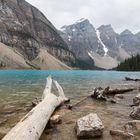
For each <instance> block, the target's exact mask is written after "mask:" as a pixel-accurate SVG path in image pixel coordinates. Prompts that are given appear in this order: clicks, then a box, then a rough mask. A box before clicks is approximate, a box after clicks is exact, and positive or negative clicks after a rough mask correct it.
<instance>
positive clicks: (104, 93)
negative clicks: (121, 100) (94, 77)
mask: <svg viewBox="0 0 140 140" xmlns="http://www.w3.org/2000/svg"><path fill="white" fill-rule="evenodd" d="M133 90H135V88H127V89H113V90H111V89H110V87H107V88H105V89H102V88H101V87H99V88H96V89H95V90H94V91H93V93H92V94H91V97H92V98H95V99H99V100H104V101H107V100H108V97H109V96H115V95H116V94H124V93H127V92H130V91H133Z"/></svg>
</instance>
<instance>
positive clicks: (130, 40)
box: [60, 19, 140, 69]
mask: <svg viewBox="0 0 140 140" xmlns="http://www.w3.org/2000/svg"><path fill="white" fill-rule="evenodd" d="M60 34H61V36H62V38H63V39H64V40H65V41H66V42H67V44H68V46H69V49H71V51H72V52H73V53H75V55H76V57H77V58H78V59H79V60H84V61H87V60H89V59H90V58H92V59H93V60H94V63H95V65H96V66H97V67H100V68H104V69H111V68H113V67H116V66H117V65H118V64H119V63H120V62H122V61H124V60H125V59H127V58H129V57H131V55H136V54H137V53H140V33H137V34H135V35H134V34H132V33H131V32H130V31H129V30H125V31H123V32H122V33H121V34H117V33H116V32H115V31H114V29H113V28H112V26H111V25H102V26H100V27H99V28H97V29H95V28H94V26H93V25H92V24H91V23H90V22H89V20H87V19H81V20H79V21H77V22H76V23H74V24H72V25H68V26H63V27H62V28H61V31H60ZM91 63H92V62H91Z"/></svg>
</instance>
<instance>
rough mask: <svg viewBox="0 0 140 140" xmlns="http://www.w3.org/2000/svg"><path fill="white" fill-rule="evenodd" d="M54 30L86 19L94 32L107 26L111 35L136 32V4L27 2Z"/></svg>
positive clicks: (139, 27)
mask: <svg viewBox="0 0 140 140" xmlns="http://www.w3.org/2000/svg"><path fill="white" fill-rule="evenodd" d="M27 1H28V2H30V3H31V4H33V5H34V6H36V7H37V8H38V9H40V10H41V11H42V12H43V13H44V14H45V15H46V17H47V18H48V19H49V20H50V21H51V22H52V23H53V24H54V25H55V26H56V27H57V28H60V27H61V26H63V25H69V24H72V23H73V22H75V21H76V20H78V19H80V18H88V19H89V20H90V21H91V23H92V24H93V25H94V26H95V27H96V28H97V27H99V26H100V25H102V24H111V25H112V26H113V28H114V29H115V31H117V32H121V31H123V30H125V29H129V30H131V31H133V32H134V33H136V32H138V31H140V18H139V16H140V14H139V13H140V1H139V0H70V1H68V0H27Z"/></svg>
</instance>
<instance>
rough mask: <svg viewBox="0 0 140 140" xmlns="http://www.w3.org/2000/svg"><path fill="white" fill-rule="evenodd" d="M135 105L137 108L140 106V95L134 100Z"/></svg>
mask: <svg viewBox="0 0 140 140" xmlns="http://www.w3.org/2000/svg"><path fill="white" fill-rule="evenodd" d="M133 104H134V105H135V106H139V105H140V94H138V95H137V96H136V97H135V98H134V99H133Z"/></svg>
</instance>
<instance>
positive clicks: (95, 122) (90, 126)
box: [75, 113, 104, 138]
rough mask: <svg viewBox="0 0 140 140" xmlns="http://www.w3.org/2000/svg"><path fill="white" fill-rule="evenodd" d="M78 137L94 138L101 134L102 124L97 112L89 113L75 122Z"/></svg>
mask: <svg viewBox="0 0 140 140" xmlns="http://www.w3.org/2000/svg"><path fill="white" fill-rule="evenodd" d="M75 128H76V133H77V137H78V138H95V137H101V136H102V135H103V130H104V126H103V124H102V121H101V120H100V118H99V117H98V115H97V114H94V113H91V114H89V115H87V116H85V117H83V118H80V119H79V120H77V122H76V127H75Z"/></svg>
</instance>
